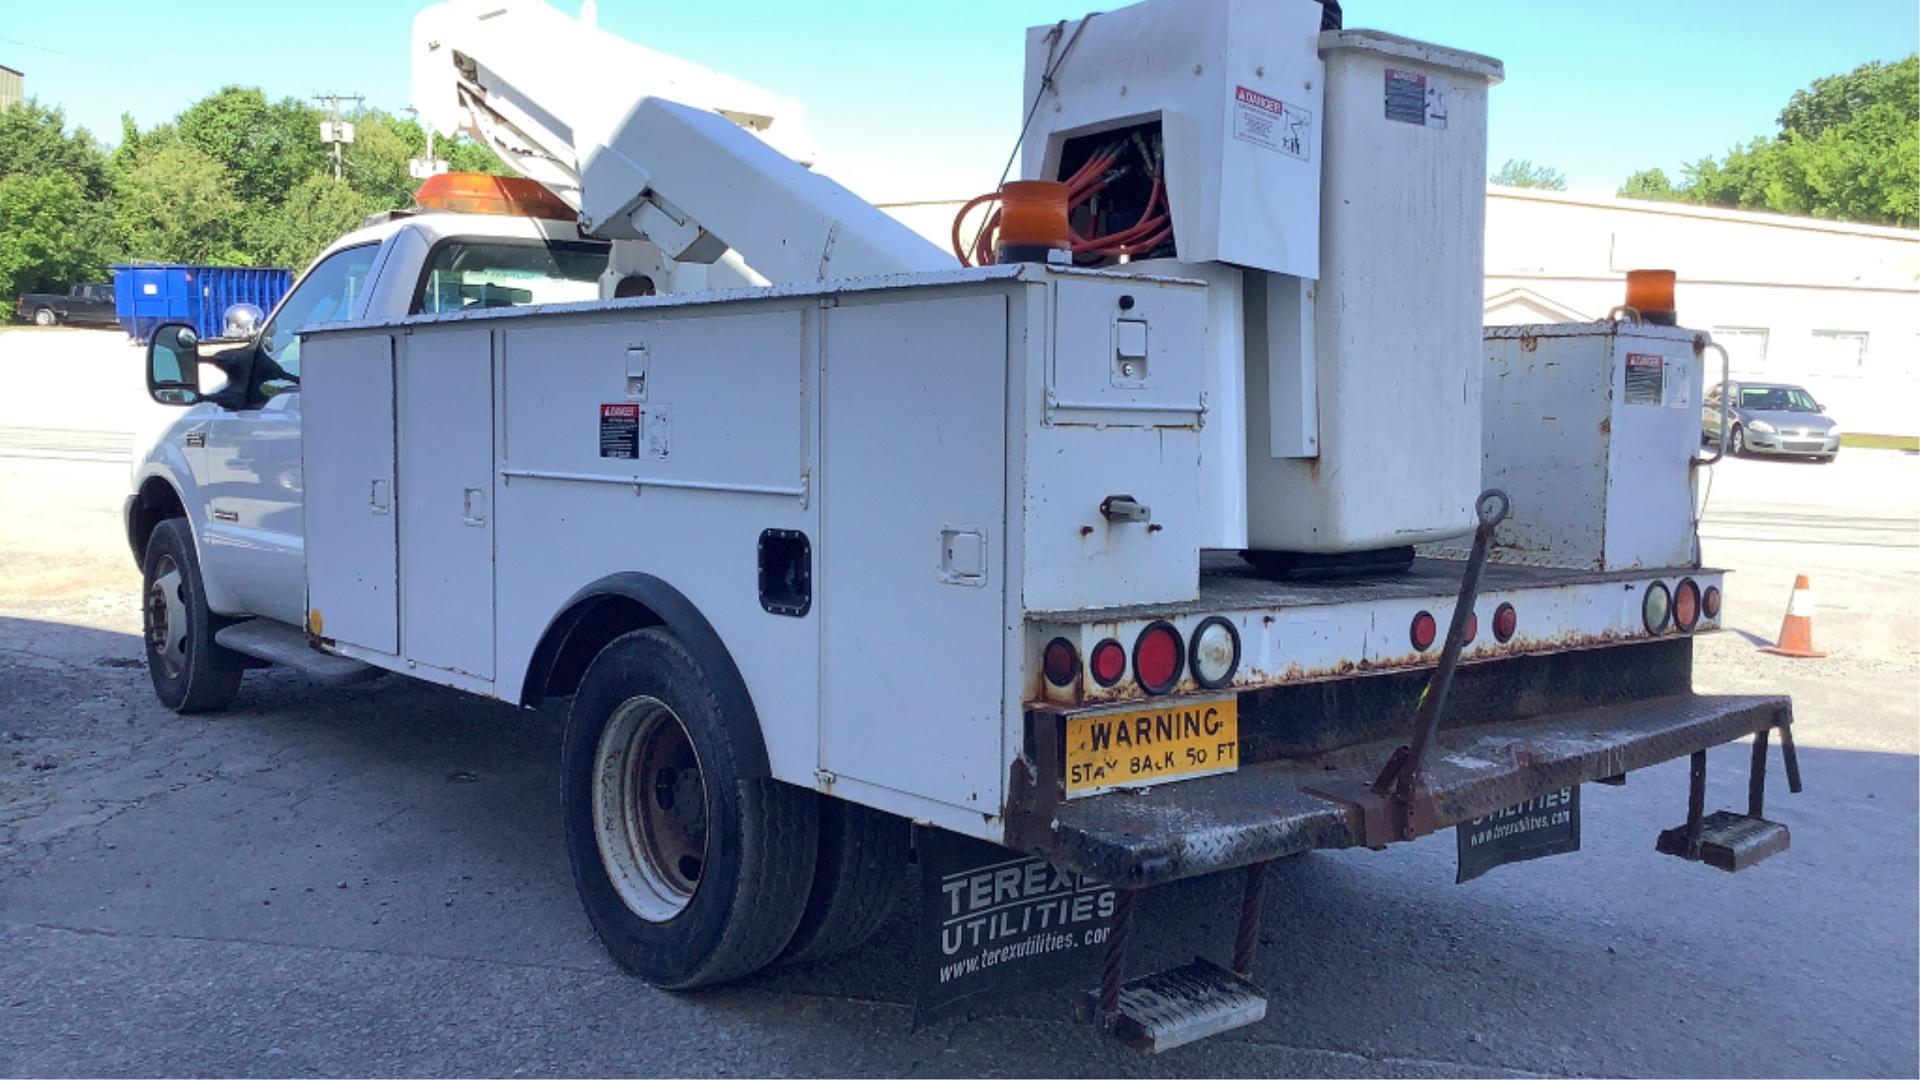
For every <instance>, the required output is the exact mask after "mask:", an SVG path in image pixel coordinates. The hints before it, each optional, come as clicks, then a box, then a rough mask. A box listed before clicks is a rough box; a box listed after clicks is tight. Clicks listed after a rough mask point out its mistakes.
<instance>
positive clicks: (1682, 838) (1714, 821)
mask: <svg viewBox="0 0 1920 1080" xmlns="http://www.w3.org/2000/svg"><path fill="white" fill-rule="evenodd" d="M1791 842H1792V837H1791V836H1789V835H1788V833H1787V827H1786V826H1785V825H1782V824H1780V823H1779V822H1777V821H1768V820H1767V819H1766V818H1757V817H1749V816H1747V815H1746V814H1736V813H1734V812H1733V811H1731V810H1716V811H1714V812H1713V813H1711V814H1708V815H1707V816H1706V817H1704V818H1701V819H1700V855H1699V858H1698V860H1697V861H1699V862H1703V863H1706V864H1707V865H1708V866H1712V867H1716V868H1718V869H1721V870H1725V871H1727V872H1728V873H1733V872H1735V871H1739V870H1745V869H1746V868H1747V867H1749V866H1752V865H1753V864H1754V863H1757V862H1759V861H1761V860H1762V859H1765V858H1767V857H1768V856H1770V855H1778V854H1780V853H1781V852H1783V851H1785V850H1787V846H1788V845H1789V844H1790V843H1791ZM1654 848H1655V850H1657V851H1659V852H1660V853H1661V854H1662V855H1678V856H1679V857H1680V858H1682V859H1684V858H1687V827H1686V826H1685V825H1676V826H1675V827H1673V828H1671V829H1666V830H1664V831H1662V832H1661V833H1660V839H1659V841H1658V842H1657V843H1655V844H1654Z"/></svg>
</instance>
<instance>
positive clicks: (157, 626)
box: [140, 518, 244, 713]
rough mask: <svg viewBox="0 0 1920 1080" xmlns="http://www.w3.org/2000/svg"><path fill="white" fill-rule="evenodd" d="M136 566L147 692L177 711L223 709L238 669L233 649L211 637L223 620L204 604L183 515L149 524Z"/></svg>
mask: <svg viewBox="0 0 1920 1080" xmlns="http://www.w3.org/2000/svg"><path fill="white" fill-rule="evenodd" d="M140 568H141V582H142V589H141V603H140V615H141V627H142V631H143V634H142V636H143V637H144V638H145V640H146V649H147V673H148V675H150V676H151V677H152V679H153V692H154V693H155V694H156V695H157V696H158V697H159V698H160V703H161V704H163V705H165V706H166V707H167V708H169V709H172V710H173V711H174V712H177V713H200V712H213V711H216V710H219V709H224V708H226V707H227V706H228V705H230V704H232V702H233V699H234V696H235V695H237V694H238V693H239V692H240V676H241V675H242V673H243V671H244V668H243V665H242V660H241V658H240V656H239V654H237V653H234V652H232V651H230V650H228V649H223V648H221V647H220V646H218V645H216V644H214V642H213V635H214V633H215V631H217V630H219V629H220V628H221V627H222V626H225V625H227V623H228V620H226V619H222V618H220V617H219V616H217V615H215V614H214V613H213V612H212V611H210V610H208V608H207V594H206V586H205V583H204V582H203V580H202V579H201V577H200V558H199V555H198V554H197V553H196V552H195V551H194V546H193V533H192V530H191V529H190V528H189V527H188V525H187V522H186V520H185V519H184V518H168V519H167V520H165V521H163V522H161V523H160V524H159V525H156V526H154V530H153V535H152V536H150V537H149V538H148V539H147V552H146V556H145V557H144V558H143V559H142V560H141V564H140Z"/></svg>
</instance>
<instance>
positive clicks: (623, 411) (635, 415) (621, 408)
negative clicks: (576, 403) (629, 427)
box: [600, 405, 640, 420]
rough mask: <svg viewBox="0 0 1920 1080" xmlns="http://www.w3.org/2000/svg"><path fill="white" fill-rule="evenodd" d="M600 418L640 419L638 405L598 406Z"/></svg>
mask: <svg viewBox="0 0 1920 1080" xmlns="http://www.w3.org/2000/svg"><path fill="white" fill-rule="evenodd" d="M600 419H602V420H638V419H640V406H638V405H602V406H600Z"/></svg>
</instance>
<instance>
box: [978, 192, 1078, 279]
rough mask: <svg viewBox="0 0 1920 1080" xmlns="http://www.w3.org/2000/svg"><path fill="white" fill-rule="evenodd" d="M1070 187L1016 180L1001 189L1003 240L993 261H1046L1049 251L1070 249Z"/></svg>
mask: <svg viewBox="0 0 1920 1080" xmlns="http://www.w3.org/2000/svg"><path fill="white" fill-rule="evenodd" d="M1072 242H1073V230H1072V228H1071V227H1070V226H1069V225H1068V224H1067V185H1065V184H1063V183H1060V182H1059V181H1057V180H1013V181H1009V182H1008V183H1006V184H1004V185H1002V186H1001V188H1000V240H999V243H998V244H996V245H995V247H994V261H995V262H1000V263H1015V262H1045V261H1046V260H1047V255H1048V253H1049V252H1054V251H1068V250H1071V246H1072Z"/></svg>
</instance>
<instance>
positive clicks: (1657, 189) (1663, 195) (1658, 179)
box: [1615, 169, 1680, 202]
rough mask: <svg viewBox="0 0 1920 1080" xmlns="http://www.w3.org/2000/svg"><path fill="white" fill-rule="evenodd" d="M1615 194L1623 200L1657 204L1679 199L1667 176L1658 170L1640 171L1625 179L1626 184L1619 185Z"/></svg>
mask: <svg viewBox="0 0 1920 1080" xmlns="http://www.w3.org/2000/svg"><path fill="white" fill-rule="evenodd" d="M1615 194H1617V195H1619V196H1620V197H1621V198H1623V199H1651V200H1654V201H1657V202H1665V201H1670V200H1673V199H1677V198H1679V197H1680V195H1679V193H1678V192H1676V191H1675V190H1674V188H1673V181H1672V180H1669V179H1667V174H1666V173H1665V172H1664V171H1662V170H1660V169H1641V170H1640V171H1639V172H1637V173H1634V174H1633V175H1632V176H1629V177H1627V182H1626V183H1624V184H1621V185H1620V190H1619V191H1617V192H1615Z"/></svg>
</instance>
